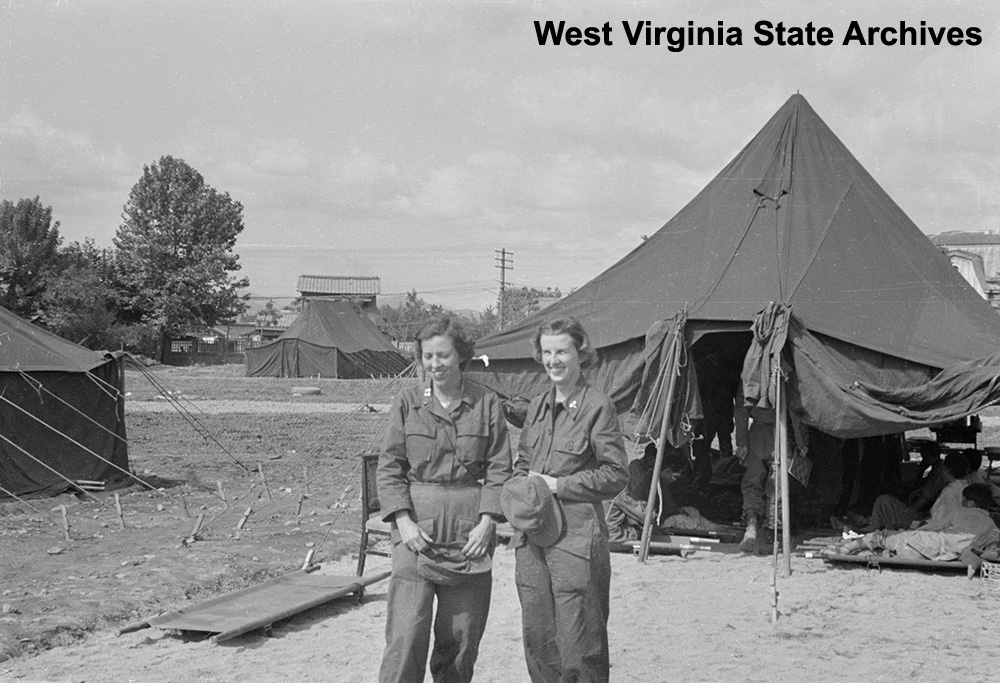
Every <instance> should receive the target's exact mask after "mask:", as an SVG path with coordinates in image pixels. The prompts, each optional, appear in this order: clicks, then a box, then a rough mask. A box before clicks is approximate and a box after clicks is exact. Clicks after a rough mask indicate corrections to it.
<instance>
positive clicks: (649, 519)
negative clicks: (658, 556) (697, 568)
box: [639, 331, 680, 562]
mask: <svg viewBox="0 0 1000 683" xmlns="http://www.w3.org/2000/svg"><path fill="white" fill-rule="evenodd" d="M679 334H680V333H679V331H678V334H675V335H674V339H673V341H672V342H671V347H672V346H673V345H674V344H678V343H680V342H679V340H678V336H679ZM667 355H668V357H672V356H673V354H672V353H671V354H667ZM664 372H669V373H670V379H669V380H668V382H667V394H666V397H665V399H664V401H663V419H662V420H661V421H660V443H659V445H658V447H657V449H656V461H655V462H654V463H653V477H652V479H650V480H649V497H648V498H647V499H646V516H645V518H644V519H643V521H642V539H641V541H640V543H639V561H640V562H645V561H646V557H647V556H648V555H649V541H650V536H652V534H653V529H652V527H653V514H654V513H653V508H654V507H655V505H656V491H657V489H658V488H659V487H658V483H659V481H660V469H661V468H662V467H663V449H664V448H665V447H666V445H667V429H668V427H669V423H670V404H671V403H672V399H673V396H674V384H675V383H676V379H677V373H676V372H675V369H674V368H673V367H670V366H669V365H668V366H667V367H666V368H665V369H664Z"/></svg>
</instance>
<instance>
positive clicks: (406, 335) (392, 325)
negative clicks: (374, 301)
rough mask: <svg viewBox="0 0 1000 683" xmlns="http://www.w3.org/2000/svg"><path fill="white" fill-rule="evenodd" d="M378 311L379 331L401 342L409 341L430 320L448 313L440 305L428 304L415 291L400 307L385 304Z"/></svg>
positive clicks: (407, 295) (409, 293) (409, 294)
mask: <svg viewBox="0 0 1000 683" xmlns="http://www.w3.org/2000/svg"><path fill="white" fill-rule="evenodd" d="M378 311H379V316H378V321H377V322H376V324H377V325H378V327H379V329H381V330H382V331H383V332H385V333H386V334H387V335H389V336H390V337H392V338H393V339H397V340H400V341H409V340H410V339H412V338H413V335H415V334H416V333H417V331H418V330H419V329H420V326H421V325H423V324H424V323H425V322H427V321H428V320H429V319H430V318H432V317H434V316H436V315H443V314H444V313H446V311H445V309H444V307H442V306H440V305H439V304H428V303H427V302H426V301H424V300H423V299H421V298H420V297H419V296H418V295H417V290H415V289H414V290H411V291H409V292H407V293H406V300H405V301H402V302H400V304H399V306H398V307H393V306H389V305H386V304H384V305H382V306H379V307H378Z"/></svg>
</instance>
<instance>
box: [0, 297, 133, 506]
mask: <svg viewBox="0 0 1000 683" xmlns="http://www.w3.org/2000/svg"><path fill="white" fill-rule="evenodd" d="M122 381H123V380H122V372H121V356H113V355H111V354H107V353H104V352H101V351H90V350H89V349H85V348H84V347H82V346H79V345H77V344H73V343H72V342H68V341H66V340H65V339H62V338H61V337H58V336H56V335H54V334H51V333H50V332H47V331H45V330H43V329H42V328H40V327H38V326H36V325H32V324H31V323H29V322H27V321H25V320H22V319H21V318H19V317H18V316H16V315H14V314H13V313H11V312H10V311H8V310H6V309H4V308H0V498H7V497H10V496H11V494H13V495H15V496H18V497H24V496H48V495H56V494H58V493H60V492H62V491H65V490H68V489H70V488H73V486H72V484H71V483H70V482H77V481H80V480H87V481H102V482H105V483H106V484H107V485H110V484H113V483H116V482H119V481H122V480H124V479H127V478H128V476H129V475H128V471H129V462H128V448H127V445H126V441H125V404H124V397H123V393H122ZM67 480H69V481H67Z"/></svg>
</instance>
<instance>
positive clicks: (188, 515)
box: [181, 491, 191, 519]
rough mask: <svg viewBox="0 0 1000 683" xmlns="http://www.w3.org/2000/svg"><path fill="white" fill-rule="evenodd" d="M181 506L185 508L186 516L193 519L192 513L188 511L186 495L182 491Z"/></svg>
mask: <svg viewBox="0 0 1000 683" xmlns="http://www.w3.org/2000/svg"><path fill="white" fill-rule="evenodd" d="M181 506H182V507H183V508H184V516H185V517H186V518H188V519H191V512H190V511H189V510H188V500H187V496H185V495H184V492H183V491H181Z"/></svg>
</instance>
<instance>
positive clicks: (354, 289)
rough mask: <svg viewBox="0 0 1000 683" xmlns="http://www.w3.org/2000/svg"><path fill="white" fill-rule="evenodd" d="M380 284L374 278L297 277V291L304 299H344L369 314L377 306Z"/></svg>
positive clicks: (379, 280) (378, 280)
mask: <svg viewBox="0 0 1000 683" xmlns="http://www.w3.org/2000/svg"><path fill="white" fill-rule="evenodd" d="M381 282H382V281H381V279H380V278H378V277H375V276H349V275H299V283H298V287H297V289H298V291H299V294H300V295H301V296H302V297H303V298H305V299H317V298H319V299H346V300H348V301H351V302H352V303H354V304H356V305H358V306H359V307H360V308H361V310H362V311H365V312H366V313H370V312H374V311H375V310H376V306H377V305H378V295H379V293H380V292H381V286H382V284H381Z"/></svg>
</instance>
